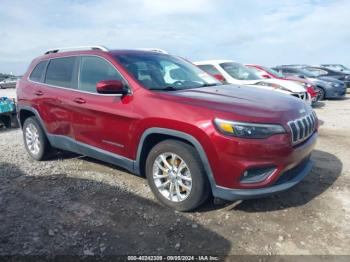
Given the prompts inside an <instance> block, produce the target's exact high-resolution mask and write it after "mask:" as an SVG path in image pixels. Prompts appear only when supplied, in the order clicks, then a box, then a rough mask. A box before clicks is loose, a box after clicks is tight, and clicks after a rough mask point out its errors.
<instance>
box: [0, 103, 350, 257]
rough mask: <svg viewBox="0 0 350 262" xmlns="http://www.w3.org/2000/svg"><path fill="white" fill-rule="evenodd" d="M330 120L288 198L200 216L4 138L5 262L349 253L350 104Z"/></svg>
mask: <svg viewBox="0 0 350 262" xmlns="http://www.w3.org/2000/svg"><path fill="white" fill-rule="evenodd" d="M316 111H317V114H318V116H319V118H320V119H321V120H322V121H323V122H324V123H323V125H322V127H321V130H320V136H319V140H318V145H317V148H316V150H315V151H314V153H313V156H312V158H313V160H314V164H315V165H314V168H313V170H312V173H311V174H310V175H309V176H308V177H307V178H306V179H305V180H304V181H303V182H302V183H300V184H299V185H297V186H296V187H294V188H293V189H291V190H290V191H288V192H284V193H281V194H279V195H276V196H271V197H268V198H265V199H260V200H249V201H244V202H242V203H239V204H237V205H232V204H231V203H224V202H220V201H214V202H208V203H206V204H205V205H204V206H203V207H202V208H200V209H199V210H197V212H193V213H179V212H174V211H173V210H170V209H167V208H165V207H162V206H160V205H159V204H158V203H157V202H156V201H155V200H154V198H153V196H152V194H151V192H150V190H149V188H148V186H147V184H146V181H145V179H143V178H140V177H136V176H134V175H131V174H128V173H126V172H124V171H123V170H120V169H118V168H117V167H115V166H111V165H108V164H104V163H101V162H98V161H95V160H92V159H90V158H86V157H81V156H77V155H73V154H67V153H59V154H57V155H56V156H55V157H54V158H53V159H52V160H50V161H45V162H35V161H33V160H32V159H30V158H29V157H28V155H27V154H26V152H25V149H24V146H23V142H22V136H21V131H20V130H8V131H4V132H2V133H0V254H1V255H5V254H7V255H11V254H30V255H45V254H46V255H47V254H51V255H70V254H75V255H115V254H166V255H168V254H211V255H215V254H217V255H228V254H261V255H264V254H350V222H349V221H350V153H349V148H350V132H349V130H350V117H349V114H350V99H343V100H333V101H325V102H322V103H319V105H318V107H317V108H316Z"/></svg>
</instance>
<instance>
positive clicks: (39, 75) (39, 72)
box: [29, 61, 47, 82]
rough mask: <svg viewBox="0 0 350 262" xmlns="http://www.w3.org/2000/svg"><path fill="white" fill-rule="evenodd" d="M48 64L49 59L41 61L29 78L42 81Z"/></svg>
mask: <svg viewBox="0 0 350 262" xmlns="http://www.w3.org/2000/svg"><path fill="white" fill-rule="evenodd" d="M46 64H47V61H41V62H40V63H39V64H37V65H36V67H35V68H34V70H33V71H32V73H31V74H30V77H29V79H30V80H33V81H36V82H42V80H43V74H44V70H45V67H46Z"/></svg>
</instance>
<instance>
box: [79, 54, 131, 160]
mask: <svg viewBox="0 0 350 262" xmlns="http://www.w3.org/2000/svg"><path fill="white" fill-rule="evenodd" d="M103 80H122V81H124V82H125V83H126V81H125V80H124V79H123V77H122V76H121V74H120V73H119V72H118V71H117V70H116V68H115V67H114V66H113V65H112V64H111V63H110V62H109V61H107V60H106V59H105V58H102V57H98V56H82V57H80V69H79V83H78V90H79V91H80V92H76V93H74V95H75V97H74V98H73V101H75V106H74V110H73V118H74V121H73V122H74V124H73V126H74V127H73V128H74V135H75V139H76V140H77V141H78V142H80V144H81V145H82V146H88V150H90V149H92V150H96V149H97V150H98V149H102V150H104V151H108V152H111V153H114V154H117V155H120V156H123V157H127V158H131V157H132V156H131V150H130V149H129V148H128V144H129V143H128V142H129V139H130V137H129V130H130V128H132V122H133V119H134V116H133V108H132V103H131V101H132V98H133V97H132V96H119V95H111V94H109V95H107V94H98V93H97V91H96V84H97V83H98V82H100V81H103ZM102 152H103V151H102Z"/></svg>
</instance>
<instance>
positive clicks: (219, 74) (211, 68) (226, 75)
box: [194, 60, 311, 104]
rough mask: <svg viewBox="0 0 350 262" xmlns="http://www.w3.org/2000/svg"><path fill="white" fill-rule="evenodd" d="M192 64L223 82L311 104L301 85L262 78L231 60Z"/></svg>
mask: <svg viewBox="0 0 350 262" xmlns="http://www.w3.org/2000/svg"><path fill="white" fill-rule="evenodd" d="M194 64H195V65H197V66H198V67H199V68H201V69H202V70H204V71H205V72H207V73H209V74H211V75H212V76H214V77H216V78H217V79H219V80H221V81H223V82H226V83H229V84H236V85H247V86H255V87H259V88H264V89H268V90H273V91H277V92H281V93H284V94H288V95H292V96H295V97H298V98H300V99H302V100H304V101H305V102H306V103H307V104H311V98H310V95H309V94H308V93H307V91H306V89H305V88H304V87H303V86H302V85H300V84H297V83H295V82H293V81H288V80H281V79H266V78H263V77H261V76H259V75H258V74H256V73H255V72H254V71H253V70H251V69H249V68H247V67H246V66H244V65H242V64H240V63H237V62H234V61H232V60H207V61H198V62H194Z"/></svg>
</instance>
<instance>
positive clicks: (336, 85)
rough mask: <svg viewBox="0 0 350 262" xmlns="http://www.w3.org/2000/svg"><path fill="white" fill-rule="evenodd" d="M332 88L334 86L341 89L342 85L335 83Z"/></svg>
mask: <svg viewBox="0 0 350 262" xmlns="http://www.w3.org/2000/svg"><path fill="white" fill-rule="evenodd" d="M332 86H334V87H339V86H340V84H338V83H333V84H332Z"/></svg>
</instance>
